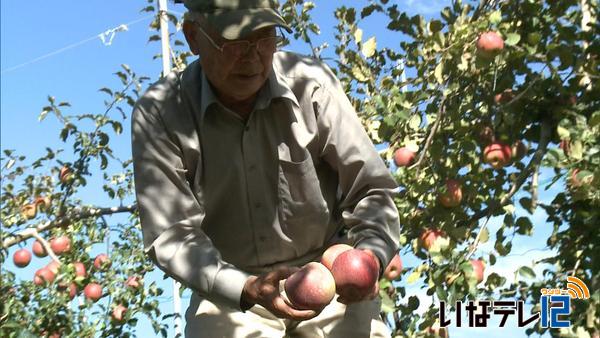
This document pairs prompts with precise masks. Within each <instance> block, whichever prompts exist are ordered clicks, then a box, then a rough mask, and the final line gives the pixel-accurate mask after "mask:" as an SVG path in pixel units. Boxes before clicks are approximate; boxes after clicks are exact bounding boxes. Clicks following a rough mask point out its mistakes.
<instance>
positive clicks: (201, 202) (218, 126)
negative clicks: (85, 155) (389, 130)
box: [132, 0, 399, 338]
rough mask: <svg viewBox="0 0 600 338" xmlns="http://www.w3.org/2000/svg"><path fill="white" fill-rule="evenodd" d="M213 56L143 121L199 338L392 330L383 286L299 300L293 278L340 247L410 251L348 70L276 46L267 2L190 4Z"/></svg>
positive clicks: (136, 144)
mask: <svg viewBox="0 0 600 338" xmlns="http://www.w3.org/2000/svg"><path fill="white" fill-rule="evenodd" d="M184 4H185V6H186V7H187V9H188V11H189V12H188V13H186V17H185V20H184V25H183V31H184V34H185V38H186V40H187V42H188V44H189V47H190V49H191V51H192V52H193V53H194V54H195V55H199V60H197V61H195V62H193V63H191V64H190V65H189V66H188V67H187V68H186V69H185V70H184V71H183V72H181V73H172V74H169V75H168V76H166V77H165V78H164V79H163V80H161V81H159V82H158V83H156V84H155V85H153V86H152V87H151V88H150V89H149V90H148V91H147V92H146V94H145V95H144V96H143V97H142V98H140V100H139V101H138V103H137V105H136V107H135V109H134V113H133V122H132V133H133V160H134V171H135V185H136V193H137V200H138V207H139V212H140V218H141V224H142V230H143V235H144V242H145V249H146V252H147V253H148V255H149V256H150V257H151V258H152V259H153V261H154V262H155V263H156V264H157V266H158V267H159V268H161V269H162V270H164V271H165V272H166V273H167V274H168V275H170V276H172V277H173V278H175V279H177V280H179V281H180V282H181V283H183V285H185V286H187V287H189V288H191V289H192V290H193V295H192V299H191V302H190V306H189V308H188V311H187V314H186V320H187V325H186V330H185V331H186V333H185V334H186V337H211V338H214V337H284V336H286V337H384V336H387V335H389V330H388V329H387V328H386V326H385V325H384V323H383V322H382V321H381V318H380V316H379V310H380V299H379V298H378V297H377V289H374V291H373V293H372V294H370V295H368V296H366V297H362V298H361V299H338V301H333V302H332V303H331V304H330V305H328V306H326V307H325V308H324V309H322V311H321V310H301V309H296V308H294V307H293V306H292V305H291V304H290V303H289V302H288V301H286V298H285V296H284V295H282V293H281V289H280V281H282V280H283V279H285V278H287V277H288V276H289V275H291V274H292V273H293V272H294V271H296V270H297V269H298V267H300V266H302V265H304V264H306V263H308V262H311V261H318V260H319V259H320V256H321V254H322V253H323V251H324V250H325V249H326V248H327V247H329V246H330V245H332V244H334V243H339V242H345V243H350V244H351V245H353V246H354V247H356V248H358V249H363V250H366V251H367V252H369V253H371V254H373V255H374V257H376V258H377V261H378V263H379V267H380V271H382V270H383V268H384V267H385V266H386V265H387V263H388V262H389V261H390V260H391V258H392V256H393V255H394V253H395V251H396V250H397V245H398V244H397V240H398V236H399V223H398V213H397V210H396V207H395V205H394V202H393V200H392V197H391V191H392V189H393V188H394V187H395V182H394V180H393V178H392V177H391V176H390V174H389V172H388V170H387V168H386V166H385V164H384V163H383V161H382V160H381V159H380V158H379V156H378V154H377V152H376V151H375V149H374V147H373V144H372V143H371V141H370V139H369V138H368V136H367V134H366V133H365V131H364V130H363V128H362V126H361V123H360V121H359V119H358V118H357V116H356V112H355V111H354V109H353V107H352V105H351V104H350V102H349V100H348V98H347V97H346V95H345V93H344V91H343V89H342V87H341V85H340V83H339V81H338V80H337V79H336V77H335V76H334V74H333V73H332V72H331V71H330V70H329V68H327V66H325V65H324V64H322V63H321V62H319V61H317V60H314V59H310V58H307V57H302V56H299V55H296V54H292V53H287V52H276V49H277V46H278V44H279V42H280V41H281V39H282V37H281V36H278V35H276V28H277V27H281V28H284V29H286V30H287V31H288V32H289V31H290V28H289V27H288V26H287V24H286V23H285V21H284V19H283V18H282V17H281V15H280V14H279V13H278V11H277V4H276V3H275V2H274V1H269V0H248V1H245V0H184Z"/></svg>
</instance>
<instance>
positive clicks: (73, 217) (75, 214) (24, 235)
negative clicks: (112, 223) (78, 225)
mask: <svg viewBox="0 0 600 338" xmlns="http://www.w3.org/2000/svg"><path fill="white" fill-rule="evenodd" d="M136 208H137V205H135V204H133V205H129V206H121V207H111V208H89V209H88V208H76V209H74V210H73V211H71V212H69V213H68V214H67V215H66V216H64V217H59V218H57V219H55V220H52V221H46V222H43V223H40V224H38V225H36V226H35V227H30V228H27V229H25V230H23V231H20V232H19V233H17V234H15V235H10V236H8V237H7V238H5V239H4V240H3V241H2V249H8V248H9V247H11V246H13V245H15V244H17V243H20V242H23V241H25V240H26V239H28V238H31V237H35V238H37V239H38V240H40V238H41V236H39V233H40V232H43V231H48V230H50V229H54V228H57V227H61V226H67V225H69V224H70V223H72V221H77V220H80V219H84V218H88V217H93V216H100V215H112V214H116V213H121V212H133V211H135V210H136ZM36 235H37V236H36ZM38 237H39V238H38ZM40 242H41V243H42V245H44V242H42V241H40ZM47 244H48V243H47V242H46V245H47ZM44 248H45V249H46V251H48V253H50V252H52V250H48V249H50V246H48V247H46V246H44ZM57 259H58V258H57Z"/></svg>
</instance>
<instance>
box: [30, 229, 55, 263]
mask: <svg viewBox="0 0 600 338" xmlns="http://www.w3.org/2000/svg"><path fill="white" fill-rule="evenodd" d="M27 230H31V237H34V238H35V239H37V240H38V242H40V244H42V246H43V247H44V250H46V252H47V253H48V256H50V258H52V260H53V261H55V262H56V263H58V265H60V264H62V263H61V262H60V259H58V256H56V254H55V253H54V251H53V250H52V247H51V246H50V244H48V241H47V240H46V239H44V237H42V236H40V234H39V233H38V232H37V230H36V229H35V228H30V229H27Z"/></svg>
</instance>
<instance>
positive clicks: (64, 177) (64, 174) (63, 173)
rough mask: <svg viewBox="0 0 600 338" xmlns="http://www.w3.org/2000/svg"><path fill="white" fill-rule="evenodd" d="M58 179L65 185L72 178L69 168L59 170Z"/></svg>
mask: <svg viewBox="0 0 600 338" xmlns="http://www.w3.org/2000/svg"><path fill="white" fill-rule="evenodd" d="M58 178H59V180H60V182H61V183H65V184H66V183H68V182H69V181H71V179H72V178H73V171H72V170H71V168H69V167H67V166H64V167H62V168H61V169H60V174H59V175H58Z"/></svg>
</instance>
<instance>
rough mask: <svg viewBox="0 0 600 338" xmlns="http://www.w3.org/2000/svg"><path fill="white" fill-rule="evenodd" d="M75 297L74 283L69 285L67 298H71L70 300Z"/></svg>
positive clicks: (75, 285) (75, 287)
mask: <svg viewBox="0 0 600 338" xmlns="http://www.w3.org/2000/svg"><path fill="white" fill-rule="evenodd" d="M76 295H77V284H75V283H71V284H69V297H71V299H73V298H75V296H76Z"/></svg>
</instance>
